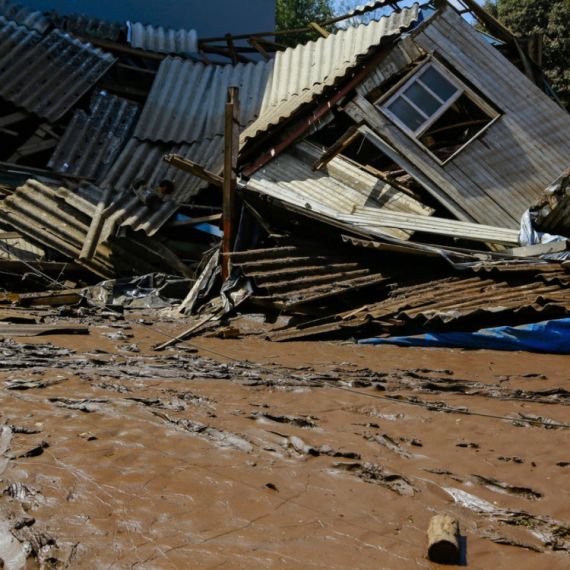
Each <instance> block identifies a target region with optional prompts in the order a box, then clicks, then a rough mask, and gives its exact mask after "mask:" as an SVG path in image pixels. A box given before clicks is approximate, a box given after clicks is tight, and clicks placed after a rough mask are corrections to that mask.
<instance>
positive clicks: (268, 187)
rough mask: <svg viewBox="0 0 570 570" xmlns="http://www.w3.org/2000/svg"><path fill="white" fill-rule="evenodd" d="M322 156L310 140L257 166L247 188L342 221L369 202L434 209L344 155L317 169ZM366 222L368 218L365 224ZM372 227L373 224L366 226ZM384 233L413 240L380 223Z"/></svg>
mask: <svg viewBox="0 0 570 570" xmlns="http://www.w3.org/2000/svg"><path fill="white" fill-rule="evenodd" d="M319 155H320V152H319V150H318V148H317V147H315V146H314V145H311V144H309V143H306V142H302V143H300V144H299V145H297V146H296V147H295V148H294V149H293V150H292V151H291V152H290V153H284V154H282V155H280V156H278V157H277V158H275V159H274V160H273V161H271V162H270V163H268V164H267V165H266V166H265V167H264V168H262V169H260V170H258V171H257V172H256V173H255V174H254V175H253V176H252V178H251V179H250V180H249V181H248V182H247V186H248V188H251V189H253V190H256V191H258V192H262V193H264V194H268V195H271V196H274V197H276V198H280V199H282V200H285V201H288V202H291V203H293V204H295V205H297V206H301V207H305V208H307V209H310V210H314V211H315V212H318V213H321V214H324V215H326V216H329V217H332V218H334V219H336V220H343V221H345V222H347V223H358V220H356V218H355V219H354V220H352V218H353V217H354V216H353V212H354V209H355V207H357V206H365V205H367V206H370V210H374V209H378V210H380V209H382V210H383V211H384V210H387V211H392V212H400V213H414V214H419V215H422V216H429V215H431V214H432V213H433V209H431V208H428V207H427V206H424V205H423V204H422V203H420V202H419V201H417V200H415V199H414V198H411V197H410V196H407V195H405V194H404V193H402V192H400V191H399V190H397V189H396V188H393V187H392V186H390V185H389V184H386V183H385V182H383V181H380V180H379V179H378V178H376V177H375V176H373V175H372V174H369V173H368V172H364V171H363V170H362V169H360V168H358V167H357V166H356V165H354V164H351V163H350V162H349V161H347V160H345V159H344V158H343V157H341V156H337V157H336V158H334V159H333V160H332V161H330V162H329V163H328V165H327V166H326V167H325V168H324V169H323V170H322V171H313V170H312V168H311V165H312V164H313V163H314V161H315V160H316V159H317V157H318V156H319ZM361 225H362V226H366V224H365V223H362V224H361ZM367 229H369V228H367ZM374 232H375V233H378V234H380V235H382V236H386V235H387V236H392V237H396V238H400V239H408V238H409V237H410V235H411V233H410V232H408V231H404V230H398V229H392V228H387V227H381V228H379V227H376V228H374Z"/></svg>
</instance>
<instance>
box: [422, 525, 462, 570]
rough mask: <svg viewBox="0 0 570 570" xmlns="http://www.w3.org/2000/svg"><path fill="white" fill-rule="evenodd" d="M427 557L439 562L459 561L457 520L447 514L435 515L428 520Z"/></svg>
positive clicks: (451, 562)
mask: <svg viewBox="0 0 570 570" xmlns="http://www.w3.org/2000/svg"><path fill="white" fill-rule="evenodd" d="M427 536H428V558H429V559H430V560H431V561H432V562H437V563H439V564H457V563H458V562H459V552H460V543H459V522H458V521H457V520H456V519H454V518H452V517H450V516H449V515H435V516H434V517H432V519H431V520H430V521H429V527H428V531H427Z"/></svg>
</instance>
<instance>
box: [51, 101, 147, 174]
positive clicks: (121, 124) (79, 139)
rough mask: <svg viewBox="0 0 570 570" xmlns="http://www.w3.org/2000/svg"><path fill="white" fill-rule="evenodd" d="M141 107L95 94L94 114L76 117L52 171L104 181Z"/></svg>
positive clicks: (79, 113)
mask: <svg viewBox="0 0 570 570" xmlns="http://www.w3.org/2000/svg"><path fill="white" fill-rule="evenodd" d="M139 109H140V107H139V106H138V105H136V104H135V103H131V102H129V101H127V100H125V99H122V98H120V97H117V96H116V95H109V94H108V93H106V92H104V91H99V92H96V93H94V94H93V96H92V98H91V104H90V113H86V112H85V111H83V110H81V109H78V110H76V111H75V113H74V114H73V118H72V119H71V121H70V123H69V125H68V126H67V129H66V130H65V133H64V135H63V137H62V138H61V141H60V142H59V145H58V146H57V148H56V149H55V152H54V153H53V155H52V157H51V158H50V161H49V162H48V168H52V169H53V170H55V171H56V172H63V173H66V174H73V175H75V176H84V177H86V178H95V180H96V181H99V180H101V179H102V178H103V177H104V176H105V175H106V174H107V172H108V171H109V170H110V168H111V167H112V165H113V164H114V162H115V160H116V159H117V157H118V156H119V153H120V152H121V150H122V148H123V146H124V144H125V141H126V139H127V137H128V136H129V135H130V133H131V131H132V129H133V126H134V124H135V121H136V118H137V116H138V112H139Z"/></svg>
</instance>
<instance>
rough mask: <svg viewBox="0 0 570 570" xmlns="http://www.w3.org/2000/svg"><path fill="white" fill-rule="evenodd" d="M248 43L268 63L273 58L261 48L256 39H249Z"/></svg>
mask: <svg viewBox="0 0 570 570" xmlns="http://www.w3.org/2000/svg"><path fill="white" fill-rule="evenodd" d="M247 43H248V44H249V45H251V46H253V47H254V48H255V49H256V50H257V51H258V52H259V53H260V54H261V55H262V56H263V57H264V58H265V59H266V61H269V60H270V59H271V56H270V55H269V54H268V53H267V51H266V50H265V49H264V48H263V47H262V46H261V44H260V43H259V41H258V40H256V39H254V38H249V39H248V40H247Z"/></svg>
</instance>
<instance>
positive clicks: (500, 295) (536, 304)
mask: <svg viewBox="0 0 570 570" xmlns="http://www.w3.org/2000/svg"><path fill="white" fill-rule="evenodd" d="M390 288H391V289H392V290H391V292H389V293H388V294H387V295H386V298H385V299H384V300H383V301H381V302H379V303H375V304H373V305H365V306H363V307H361V308H360V310H358V311H347V312H344V313H340V314H338V315H336V316H335V317H334V319H329V323H328V324H324V325H323V319H319V320H317V321H314V324H312V323H304V324H303V325H302V326H297V327H291V328H289V329H286V330H283V331H280V332H276V333H273V334H272V335H271V337H270V338H271V340H274V341H282V340H292V339H294V338H304V337H309V336H314V335H318V334H322V333H325V332H333V331H337V336H345V335H346V334H347V332H348V334H351V335H353V334H354V333H353V332H352V331H350V330H348V331H347V330H345V332H344V333H343V332H342V329H354V328H359V327H362V326H363V325H365V324H367V323H374V322H375V323H377V324H378V325H381V326H382V330H383V332H387V331H388V330H389V331H390V332H391V334H395V335H399V334H402V331H405V330H406V329H408V330H409V328H410V327H417V326H422V327H427V329H428V330H430V329H431V330H433V329H436V330H457V329H458V328H460V327H461V328H460V330H467V329H469V328H470V327H473V328H482V327H485V326H489V324H491V325H493V324H495V323H497V322H500V321H497V317H499V318H502V319H504V318H505V316H506V315H509V318H512V319H514V320H516V319H520V320H524V322H532V321H534V320H542V319H543V318H544V315H545V314H548V315H549V316H550V317H551V318H561V317H567V316H568V315H570V288H568V287H567V286H564V285H563V284H559V283H548V284H545V283H544V281H542V279H541V278H540V276H534V277H533V276H530V277H528V278H527V279H522V278H521V279H519V280H512V281H503V280H500V279H499V278H497V277H495V278H485V279H484V278H481V277H479V276H475V277H473V276H472V275H469V274H467V275H465V276H460V277H458V276H453V277H445V278H443V279H436V280H433V281H423V282H420V283H417V278H416V279H415V281H414V282H412V283H411V284H409V283H406V282H405V281H404V282H401V283H396V284H394V285H392V286H388V289H390ZM519 314H520V315H521V317H519V316H518V315H519ZM503 322H504V321H503ZM511 322H512V321H511ZM413 330H415V329H413Z"/></svg>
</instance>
